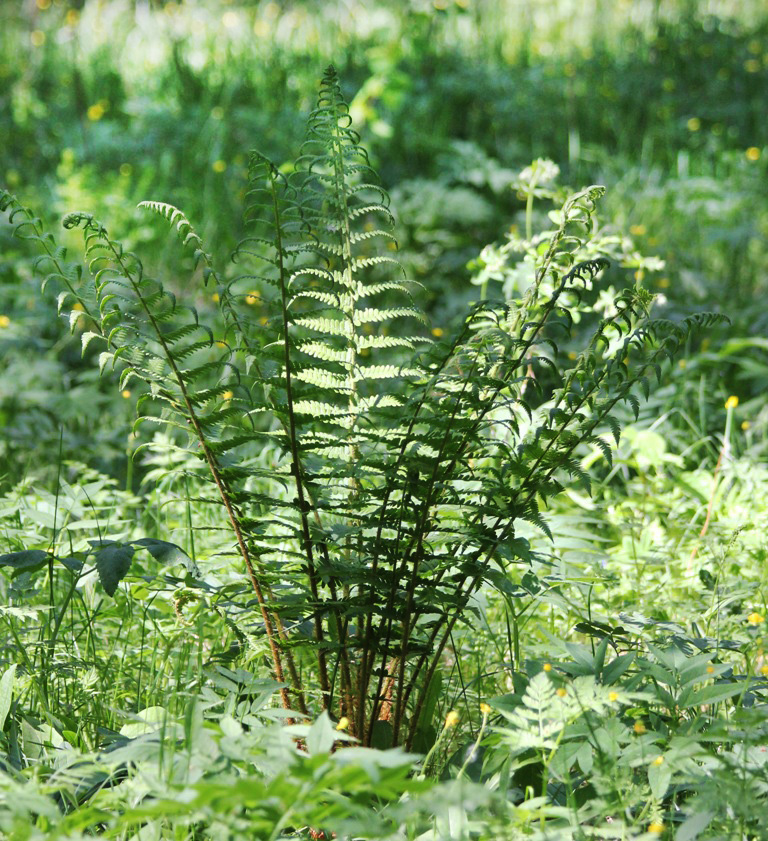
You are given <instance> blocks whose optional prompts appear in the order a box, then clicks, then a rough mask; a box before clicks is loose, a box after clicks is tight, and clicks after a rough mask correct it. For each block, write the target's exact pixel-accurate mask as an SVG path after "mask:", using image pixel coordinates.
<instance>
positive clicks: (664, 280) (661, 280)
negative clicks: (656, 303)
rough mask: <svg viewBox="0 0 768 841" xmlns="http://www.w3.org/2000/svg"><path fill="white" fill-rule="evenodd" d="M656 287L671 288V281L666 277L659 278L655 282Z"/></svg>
mask: <svg viewBox="0 0 768 841" xmlns="http://www.w3.org/2000/svg"><path fill="white" fill-rule="evenodd" d="M656 285H657V286H658V287H659V289H669V287H670V286H671V281H670V279H669V278H668V277H660V278H659V279H658V280H657V281H656Z"/></svg>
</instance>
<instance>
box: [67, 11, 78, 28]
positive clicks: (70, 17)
mask: <svg viewBox="0 0 768 841" xmlns="http://www.w3.org/2000/svg"><path fill="white" fill-rule="evenodd" d="M79 17H80V12H78V11H77V9H69V11H68V12H67V16H66V18H65V20H66V21H67V26H74V25H75V24H76V23H77V20H78V18H79Z"/></svg>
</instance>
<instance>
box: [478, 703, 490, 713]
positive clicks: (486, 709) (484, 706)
mask: <svg viewBox="0 0 768 841" xmlns="http://www.w3.org/2000/svg"><path fill="white" fill-rule="evenodd" d="M480 712H481V713H482V714H483V715H490V713H491V705H490V704H486V703H482V704H480Z"/></svg>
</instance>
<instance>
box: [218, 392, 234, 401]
mask: <svg viewBox="0 0 768 841" xmlns="http://www.w3.org/2000/svg"><path fill="white" fill-rule="evenodd" d="M234 396H235V393H234V392H233V391H225V392H224V394H222V395H221V399H222V400H231V399H232V398H233V397H234Z"/></svg>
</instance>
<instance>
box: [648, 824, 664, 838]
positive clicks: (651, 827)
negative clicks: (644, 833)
mask: <svg viewBox="0 0 768 841" xmlns="http://www.w3.org/2000/svg"><path fill="white" fill-rule="evenodd" d="M648 832H653V833H655V834H656V835H658V834H659V833H660V832H664V824H663V823H659V821H654V822H653V823H649V824H648Z"/></svg>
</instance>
